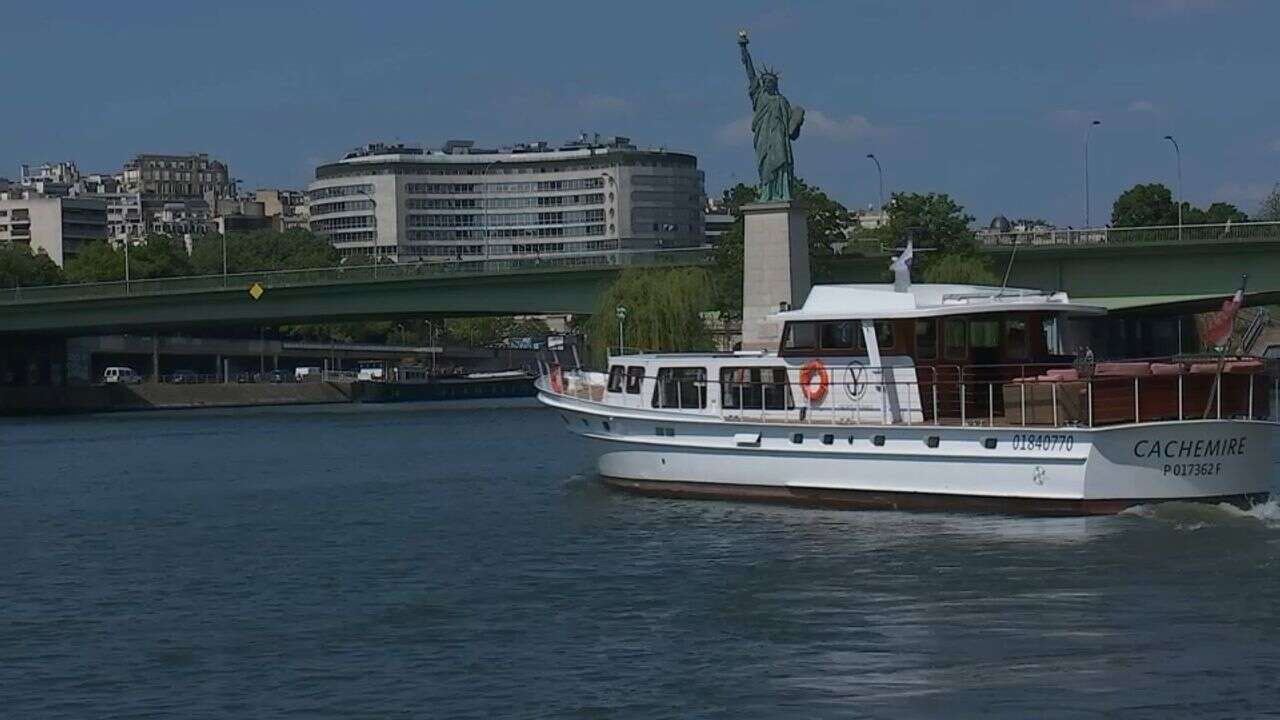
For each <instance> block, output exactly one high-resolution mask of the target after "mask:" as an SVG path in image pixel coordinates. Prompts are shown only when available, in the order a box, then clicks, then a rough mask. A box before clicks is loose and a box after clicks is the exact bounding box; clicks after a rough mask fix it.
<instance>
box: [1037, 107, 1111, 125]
mask: <svg viewBox="0 0 1280 720" xmlns="http://www.w3.org/2000/svg"><path fill="white" fill-rule="evenodd" d="M1097 119H1098V113H1097V112H1094V111H1092V110H1080V109H1078V108H1064V109H1062V110H1051V111H1049V112H1048V113H1046V114H1045V120H1046V121H1047V122H1048V123H1049V124H1050V125H1053V126H1054V127H1060V128H1082V127H1084V126H1086V125H1088V124H1089V122H1090V121H1091V120H1097Z"/></svg>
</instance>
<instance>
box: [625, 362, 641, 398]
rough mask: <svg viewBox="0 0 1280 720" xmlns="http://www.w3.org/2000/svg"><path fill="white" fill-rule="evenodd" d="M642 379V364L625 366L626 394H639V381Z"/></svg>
mask: <svg viewBox="0 0 1280 720" xmlns="http://www.w3.org/2000/svg"><path fill="white" fill-rule="evenodd" d="M643 380H644V366H642V365H632V366H631V367H629V368H627V394H628V395H639V394H640V383H641V381H643Z"/></svg>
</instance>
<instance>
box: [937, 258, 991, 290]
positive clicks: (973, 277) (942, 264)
mask: <svg viewBox="0 0 1280 720" xmlns="http://www.w3.org/2000/svg"><path fill="white" fill-rule="evenodd" d="M921 275H922V277H923V278H924V281H925V282H927V283H957V284H961V285H995V284H997V283H998V282H999V281H1000V279H999V278H997V277H996V276H995V273H993V272H992V271H991V266H990V264H988V263H987V260H986V258H984V257H982V255H980V254H978V253H976V252H975V253H967V254H966V253H946V252H944V253H940V254H939V255H937V256H936V257H935V258H932V259H931V260H930V262H928V263H927V264H926V265H925V267H924V270H923V271H922V272H921Z"/></svg>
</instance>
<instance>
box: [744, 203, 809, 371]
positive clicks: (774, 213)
mask: <svg viewBox="0 0 1280 720" xmlns="http://www.w3.org/2000/svg"><path fill="white" fill-rule="evenodd" d="M742 215H743V220H744V225H745V227H744V235H743V248H742V349H743V350H762V349H764V350H776V349H777V348H778V341H779V339H780V338H781V333H782V326H781V324H780V323H776V322H773V321H771V320H769V316H770V315H772V314H774V313H776V312H778V310H779V306H780V304H781V303H788V304H790V306H791V307H793V308H798V307H800V306H801V305H803V304H804V300H805V298H806V297H808V296H809V287H810V278H809V226H808V223H807V222H806V220H805V215H804V211H803V210H801V209H800V204H799V203H798V202H796V201H795V200H790V201H785V202H764V203H752V204H750V205H743V206H742Z"/></svg>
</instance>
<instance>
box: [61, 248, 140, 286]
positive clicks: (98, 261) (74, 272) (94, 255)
mask: <svg viewBox="0 0 1280 720" xmlns="http://www.w3.org/2000/svg"><path fill="white" fill-rule="evenodd" d="M132 259H133V258H130V260H132ZM130 269H132V268H130ZM66 278H67V282H73V283H89V282H110V281H113V280H123V279H124V252H122V251H121V250H118V249H116V248H114V247H112V246H111V245H110V244H108V243H107V242H106V241H100V242H92V243H88V244H86V245H84V246H82V247H81V248H80V251H79V252H77V253H76V255H75V257H73V258H71V260H69V261H67V264H66Z"/></svg>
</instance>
